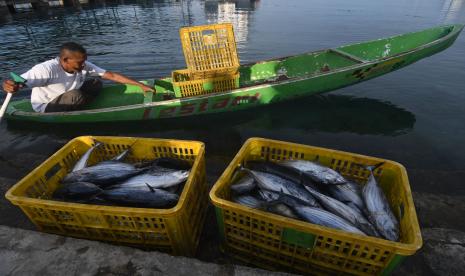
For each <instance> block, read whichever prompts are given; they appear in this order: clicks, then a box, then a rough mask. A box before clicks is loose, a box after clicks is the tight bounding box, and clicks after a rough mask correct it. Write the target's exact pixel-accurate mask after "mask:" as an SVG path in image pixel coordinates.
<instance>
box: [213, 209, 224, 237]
mask: <svg viewBox="0 0 465 276" xmlns="http://www.w3.org/2000/svg"><path fill="white" fill-rule="evenodd" d="M215 213H216V223H217V224H218V230H219V231H220V237H221V240H222V241H223V242H224V241H225V239H224V235H225V233H224V219H223V210H221V208H218V207H215Z"/></svg>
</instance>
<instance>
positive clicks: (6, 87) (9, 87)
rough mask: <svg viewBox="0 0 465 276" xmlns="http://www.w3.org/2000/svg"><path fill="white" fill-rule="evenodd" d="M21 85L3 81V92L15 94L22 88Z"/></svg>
mask: <svg viewBox="0 0 465 276" xmlns="http://www.w3.org/2000/svg"><path fill="white" fill-rule="evenodd" d="M23 86H24V85H23V84H20V83H16V82H14V81H12V80H5V81H4V82H3V91H5V92H6V93H16V92H17V91H18V90H19V89H21V88H23Z"/></svg>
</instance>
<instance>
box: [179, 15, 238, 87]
mask: <svg viewBox="0 0 465 276" xmlns="http://www.w3.org/2000/svg"><path fill="white" fill-rule="evenodd" d="M179 36H180V38H181V43H182V48H183V52H184V56H185V59H186V64H187V69H188V70H189V71H190V72H191V73H193V74H194V75H195V76H196V77H198V78H199V76H198V75H197V73H199V74H202V73H204V72H211V71H213V72H220V71H223V72H224V71H230V70H234V69H237V68H238V67H239V58H238V56H237V50H236V40H235V38H234V31H233V25H232V24H231V23H222V24H213V25H203V26H194V27H184V28H181V29H180V30H179Z"/></svg>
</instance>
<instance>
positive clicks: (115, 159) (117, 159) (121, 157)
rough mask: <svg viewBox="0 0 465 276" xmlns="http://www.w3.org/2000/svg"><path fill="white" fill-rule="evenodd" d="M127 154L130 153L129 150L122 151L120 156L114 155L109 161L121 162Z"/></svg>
mask: <svg viewBox="0 0 465 276" xmlns="http://www.w3.org/2000/svg"><path fill="white" fill-rule="evenodd" d="M129 152H131V148H128V149H126V150H124V151H122V152H121V153H120V154H118V155H116V156H115V157H113V158H112V159H111V161H122V160H124V158H126V156H128V154H129Z"/></svg>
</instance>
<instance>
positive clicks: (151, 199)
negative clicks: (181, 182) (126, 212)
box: [99, 187, 179, 208]
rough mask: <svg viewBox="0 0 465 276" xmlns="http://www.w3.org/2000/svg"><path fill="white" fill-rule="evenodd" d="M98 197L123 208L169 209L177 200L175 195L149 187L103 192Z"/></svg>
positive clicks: (177, 197)
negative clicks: (123, 206)
mask: <svg viewBox="0 0 465 276" xmlns="http://www.w3.org/2000/svg"><path fill="white" fill-rule="evenodd" d="M99 197H102V198H103V199H106V200H108V201H111V202H114V203H118V204H122V205H125V206H133V207H145V208H169V207H173V206H174V205H176V204H177V202H178V200H179V196H178V195H176V194H172V193H169V192H167V191H164V190H161V189H154V188H150V187H146V189H142V188H121V189H112V190H104V191H103V192H102V193H101V194H100V195H99Z"/></svg>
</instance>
